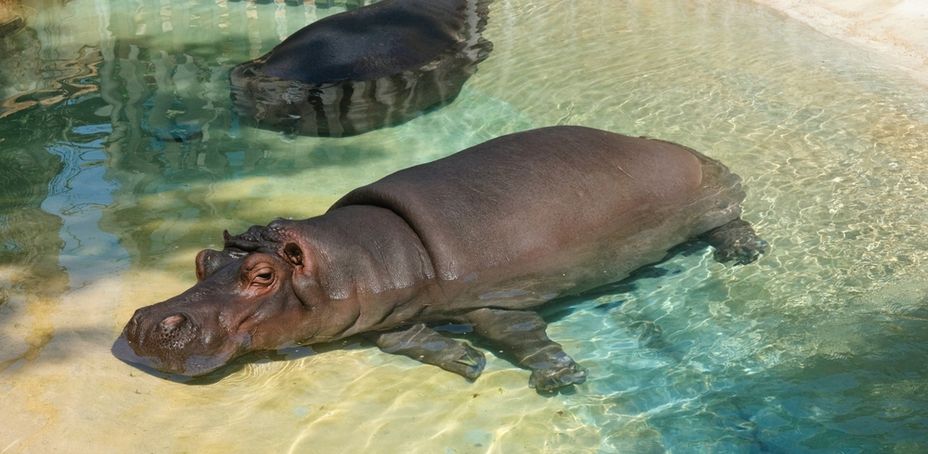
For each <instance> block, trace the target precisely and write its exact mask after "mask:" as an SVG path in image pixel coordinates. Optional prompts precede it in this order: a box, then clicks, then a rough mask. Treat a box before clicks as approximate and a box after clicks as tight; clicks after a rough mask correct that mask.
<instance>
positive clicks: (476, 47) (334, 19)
mask: <svg viewBox="0 0 928 454" xmlns="http://www.w3.org/2000/svg"><path fill="white" fill-rule="evenodd" d="M489 1H490V0H383V1H381V2H378V3H375V4H373V5H369V6H364V7H362V8H359V9H355V10H352V11H347V12H344V13H340V14H335V15H332V16H328V17H326V18H323V19H320V20H318V21H316V22H313V23H312V24H309V25H307V26H306V27H304V28H302V29H301V30H299V31H297V32H296V33H294V34H292V35H290V36H289V37H287V39H286V40H284V41H283V42H282V43H280V44H279V45H277V47H275V48H274V49H272V50H271V51H270V52H268V53H267V54H265V55H263V56H261V57H259V58H256V59H254V60H251V61H248V62H245V63H242V64H240V65H238V66H236V67H235V68H233V69H232V72H231V73H230V76H229V78H230V84H231V88H232V100H233V105H234V107H235V110H236V112H238V114H239V115H240V116H241V117H243V118H244V119H246V120H249V121H253V122H254V123H255V124H256V125H257V126H258V127H262V128H269V129H274V130H280V131H285V132H290V133H295V134H303V135H311V136H332V137H342V136H350V135H355V134H362V133H365V132H368V131H371V130H374V129H377V128H382V127H385V126H392V125H397V124H400V123H403V122H405V121H408V120H410V119H412V118H415V117H416V116H418V115H421V114H422V113H424V112H425V111H427V110H429V109H432V108H435V107H438V106H440V105H443V104H446V103H449V102H451V101H452V100H454V98H455V97H456V96H457V95H458V93H459V92H460V90H461V87H462V86H463V85H464V83H465V82H466V81H467V79H468V78H469V77H470V76H471V75H473V74H474V73H475V72H476V71H477V64H478V63H480V62H481V61H483V60H484V59H486V58H487V56H489V54H490V51H491V50H492V48H493V45H492V43H490V42H489V41H487V40H486V39H484V38H483V29H484V27H485V26H486V23H487V20H488V19H487V18H488V14H489V9H488V6H487V4H488V3H489Z"/></svg>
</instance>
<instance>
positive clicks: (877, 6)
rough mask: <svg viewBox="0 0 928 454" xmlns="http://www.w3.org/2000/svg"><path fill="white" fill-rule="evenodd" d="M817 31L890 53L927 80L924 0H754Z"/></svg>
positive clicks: (926, 8) (927, 11)
mask: <svg viewBox="0 0 928 454" xmlns="http://www.w3.org/2000/svg"><path fill="white" fill-rule="evenodd" d="M755 1H756V2H757V3H760V4H764V5H767V6H769V7H771V8H773V9H775V10H778V11H780V12H782V13H784V14H786V15H788V16H790V17H792V18H794V19H797V20H799V21H802V22H805V23H806V24H808V25H810V26H812V27H813V28H815V29H817V30H818V31H820V32H822V33H824V34H826V35H829V36H833V37H835V38H839V39H842V40H845V41H849V42H852V43H855V44H857V45H860V46H863V47H866V48H869V49H871V50H873V51H875V52H879V53H880V54H884V55H886V56H889V57H891V58H892V59H893V60H895V61H896V63H897V64H898V65H899V66H900V67H901V68H902V69H904V70H906V71H909V72H911V73H912V74H913V75H915V76H916V77H917V78H918V79H919V80H921V81H922V82H925V83H928V2H926V1H925V0H755Z"/></svg>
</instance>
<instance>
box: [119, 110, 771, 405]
mask: <svg viewBox="0 0 928 454" xmlns="http://www.w3.org/2000/svg"><path fill="white" fill-rule="evenodd" d="M743 199H744V192H743V191H742V189H741V184H740V178H739V177H738V176H736V175H735V174H733V173H731V172H730V171H729V170H728V169H727V168H726V167H725V166H724V165H722V164H721V163H719V162H718V161H715V160H713V159H710V158H707V157H706V156H703V155H702V154H700V153H698V152H696V151H694V150H691V149H689V148H686V147H683V146H680V145H676V144H673V143H669V142H664V141H660V140H652V139H645V138H633V137H627V136H623V135H620V134H615V133H611V132H607V131H601V130H596V129H590V128H585V127H576V126H560V127H550V128H543V129H536V130H531V131H526V132H520V133H516V134H510V135H507V136H502V137H499V138H496V139H493V140H490V141H488V142H485V143H483V144H480V145H477V146H474V147H471V148H469V149H466V150H464V151H461V152H459V153H456V154H453V155H451V156H449V157H446V158H444V159H440V160H437V161H434V162H431V163H427V164H423V165H419V166H415V167H411V168H408V169H405V170H402V171H399V172H397V173H394V174H392V175H389V176H387V177H385V178H383V179H381V180H379V181H377V182H375V183H372V184H370V185H367V186H364V187H361V188H358V189H355V190H353V191H351V192H350V193H348V194H347V195H345V196H344V197H343V198H341V199H340V200H339V201H338V202H336V203H335V204H334V205H333V206H332V207H331V208H330V209H329V210H328V211H327V212H326V213H325V214H323V215H321V216H316V217H313V218H309V219H305V220H298V221H292V220H276V221H274V222H271V223H270V224H268V225H267V226H254V227H252V228H250V229H249V230H248V231H247V232H245V233H243V234H240V235H236V236H231V235H228V234H226V236H225V247H224V249H223V250H222V251H212V250H205V251H202V252H200V254H199V255H198V256H197V259H196V270H197V277H198V282H197V284H196V285H194V286H193V287H192V288H191V289H189V290H187V291H186V292H184V293H182V294H180V295H178V296H176V297H174V298H171V299H169V300H167V301H164V302H161V303H158V304H155V305H152V306H148V307H144V308H141V309H139V310H137V311H136V313H135V315H134V316H133V317H132V319H131V320H130V321H129V323H128V325H127V326H126V327H125V329H124V331H123V334H122V336H121V337H120V338H119V340H117V342H116V344H115V345H114V350H113V351H114V353H115V354H116V355H117V356H118V357H120V358H122V359H124V360H126V361H129V362H132V363H137V364H142V365H146V366H149V367H154V368H157V369H159V370H162V371H166V372H171V373H177V374H183V375H199V374H204V373H207V372H210V371H212V370H214V369H216V368H218V367H220V366H222V365H223V364H225V363H227V362H228V361H229V360H231V359H232V358H234V357H236V356H239V355H242V354H244V353H246V352H249V351H255V350H269V349H277V348H280V347H282V346H288V345H293V344H295V343H302V344H311V343H318V342H327V341H332V340H336V339H341V338H345V337H347V336H352V335H356V334H364V335H366V336H368V337H369V338H370V339H371V340H372V341H373V342H374V343H376V344H377V345H378V346H379V347H380V348H381V349H382V350H384V351H386V352H390V353H396V354H401V355H406V356H409V357H411V358H415V359H417V360H420V361H422V362H425V363H429V364H434V365H437V366H439V367H442V368H444V369H446V370H449V371H452V372H455V373H458V374H460V375H462V376H464V377H467V378H470V379H475V378H477V376H479V375H480V373H481V371H482V370H483V367H484V356H483V353H481V352H480V351H478V350H476V349H474V348H473V347H471V346H470V345H468V344H467V343H465V342H463V341H460V340H456V339H452V338H448V337H445V336H444V335H443V334H441V333H439V332H437V331H435V330H434V329H433V327H434V326H435V325H437V324H442V323H448V322H453V323H462V324H469V325H472V326H473V331H474V335H475V336H479V337H480V338H482V339H484V340H485V341H487V342H488V343H490V344H494V345H495V346H496V347H498V349H499V350H500V351H502V352H504V353H505V354H506V356H507V357H508V358H511V359H512V360H513V361H514V362H516V363H518V364H519V365H521V366H523V367H525V368H527V369H530V370H531V371H532V374H531V378H530V385H531V386H533V387H535V388H537V389H538V390H540V391H551V390H556V389H558V388H561V387H565V386H570V385H573V384H577V383H582V382H583V381H584V379H585V377H586V372H585V371H584V370H583V369H582V368H581V367H580V366H579V365H577V364H576V363H575V362H574V360H572V359H571V358H570V357H569V356H568V355H567V354H566V353H565V352H564V351H563V350H562V348H561V346H560V345H559V344H558V343H556V342H554V341H552V340H550V339H549V338H548V337H547V335H546V334H545V327H546V325H545V322H544V320H543V319H542V318H541V317H540V316H539V315H538V314H537V313H536V312H535V309H536V308H537V307H539V306H540V305H542V304H544V303H546V302H548V301H550V300H552V299H555V298H559V297H562V296H565V295H571V294H576V293H578V292H581V291H584V290H587V289H591V288H593V287H596V286H599V285H602V284H605V283H609V282H614V281H617V280H620V279H622V278H625V277H627V276H628V275H629V274H630V273H631V272H632V271H634V270H635V269H637V268H640V267H642V266H644V265H647V264H651V263H655V262H658V261H660V260H661V259H662V258H663V257H664V256H665V254H666V253H667V251H668V250H669V249H671V248H672V247H674V246H676V245H678V244H680V243H683V242H686V241H688V240H691V239H695V238H702V239H705V240H706V241H707V242H708V243H709V244H711V245H712V246H714V247H715V248H716V257H717V258H718V259H720V260H725V261H732V260H733V261H737V262H740V263H747V262H751V261H753V260H755V259H756V258H757V257H758V255H759V254H760V253H761V252H762V251H763V249H764V247H765V243H764V242H763V241H762V240H760V239H759V238H758V237H757V236H756V235H755V234H754V231H753V229H752V228H751V226H750V225H749V224H748V223H747V222H745V221H743V220H741V219H740V215H741V206H740V204H741V202H742V200H743Z"/></svg>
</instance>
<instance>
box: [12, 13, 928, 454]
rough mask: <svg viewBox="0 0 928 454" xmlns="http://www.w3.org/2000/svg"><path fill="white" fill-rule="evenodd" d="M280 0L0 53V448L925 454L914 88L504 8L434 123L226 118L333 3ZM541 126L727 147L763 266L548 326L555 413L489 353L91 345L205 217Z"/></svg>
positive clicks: (694, 25)
mask: <svg viewBox="0 0 928 454" xmlns="http://www.w3.org/2000/svg"><path fill="white" fill-rule="evenodd" d="M295 3H296V4H295ZM295 3H294V2H268V3H266V4H255V3H253V2H246V1H242V2H226V1H221V0H219V1H211V2H208V1H171V0H162V1H160V2H157V3H154V2H152V3H141V2H107V1H102V0H100V1H86V0H75V1H72V2H68V3H67V4H64V5H59V4H58V3H56V2H47V3H46V4H42V5H41V7H39V8H34V10H33V11H32V13H31V15H29V16H28V17H27V19H28V27H27V28H26V29H24V30H21V31H20V32H18V33H16V34H15V35H12V36H10V37H6V38H2V39H0V61H2V62H3V64H2V65H0V152H2V156H3V159H4V165H3V166H2V167H0V400H2V402H3V405H2V408H0V418H2V420H3V421H4V423H3V424H2V425H0V453H7V452H9V453H13V452H82V451H87V450H91V449H93V450H95V451H102V452H127V451H155V452H165V451H167V452H186V451H190V452H220V451H221V452H252V451H258V450H260V451H270V452H357V451H364V452H399V451H401V450H402V451H416V452H456V453H463V452H503V453H510V452H571V453H573V452H616V451H619V452H663V451H673V452H764V451H772V452H876V451H883V452H912V453H915V452H924V451H925V450H926V449H928V397H926V396H928V277H926V274H925V270H926V269H928V266H926V264H928V209H926V208H925V207H926V206H928V204H926V198H928V197H926V195H928V88H926V87H925V86H924V85H918V84H916V83H915V82H913V81H911V80H908V79H907V78H906V76H904V75H899V72H898V71H895V70H894V68H893V67H892V65H891V64H890V62H887V61H884V60H883V59H882V58H881V57H880V56H878V55H873V54H868V53H866V52H864V51H861V50H858V49H856V48H853V47H849V46H846V45H844V44H842V43H840V42H836V41H834V40H831V39H829V38H826V37H824V36H821V35H819V34H817V33H816V32H814V31H812V30H811V29H808V28H806V27H804V26H801V25H798V24H795V23H792V22H790V21H787V20H785V19H784V18H782V17H780V16H778V15H776V14H774V13H772V12H770V11H768V10H765V9H762V8H759V7H757V6H755V5H753V4H752V3H750V2H746V1H733V2H709V1H694V0H672V1H665V2H649V1H645V0H640V1H635V0H629V1H621V2H619V1H594V0H574V1H570V2H567V1H554V0H547V1H545V2H540V3H539V2H529V1H522V0H512V1H502V0H497V1H496V2H494V3H493V4H492V6H491V18H490V23H489V25H488V27H487V30H486V33H485V35H486V37H487V38H488V39H490V40H491V41H493V43H494V45H495V48H494V51H493V53H492V54H491V56H490V58H489V59H487V60H486V61H484V62H483V63H481V65H480V67H479V70H478V72H477V73H476V74H475V75H474V76H473V77H472V78H471V79H470V80H469V82H468V83H467V84H466V85H465V87H464V89H463V90H462V92H461V95H460V96H459V97H458V99H457V100H456V101H455V102H454V103H453V104H451V105H449V106H447V107H444V108H442V109H440V110H437V111H435V112H432V113H429V114H428V115H426V116H423V117H420V118H417V119H415V120H413V121H410V122H408V123H406V124H403V125H401V126H398V127H394V128H388V129H383V130H379V131H375V132H371V133H368V134H364V135H361V136H357V137H350V138H340V139H324V138H309V137H295V136H287V135H282V134H279V133H275V132H270V131H262V130H257V129H253V128H250V127H247V126H244V125H240V124H239V122H238V121H237V120H236V119H235V118H234V116H232V115H231V114H230V113H229V108H230V105H231V103H230V100H229V96H228V90H229V87H228V81H227V74H228V70H229V69H230V68H231V67H232V66H234V65H235V64H237V63H239V62H241V61H244V60H247V59H251V58H254V57H257V56H259V55H261V54H262V53H264V52H266V51H267V50H269V49H270V48H271V47H273V45H274V44H276V43H277V42H279V41H280V40H281V39H283V38H284V37H286V36H287V35H288V34H289V33H291V32H293V31H295V30H297V29H299V28H301V27H302V26H303V25H305V24H306V23H309V22H311V21H313V20H316V19H318V18H320V17H323V16H325V15H328V14H332V13H335V12H339V11H342V10H343V9H344V8H343V7H342V6H340V4H339V2H333V3H335V5H334V6H331V7H322V6H324V5H322V3H321V2H320V4H319V5H318V6H317V5H313V4H312V3H310V2H306V3H301V2H295ZM342 4H343V3H342ZM552 124H582V125H587V126H593V127H599V128H603V129H609V130H613V131H617V132H623V133H626V134H635V135H649V136H654V137H660V138H664V139H667V140H672V141H676V142H680V143H684V144H686V145H689V146H691V147H693V148H696V149H698V150H701V151H703V152H705V153H706V154H708V155H710V156H712V157H715V158H718V159H721V160H722V161H724V162H725V163H727V164H728V165H729V166H730V167H731V168H732V169H733V170H734V171H735V172H737V173H739V174H740V175H742V176H743V177H744V180H745V187H746V189H747V191H748V199H747V200H746V201H745V217H746V218H747V219H748V220H750V221H752V222H754V223H755V224H756V226H757V228H758V230H759V232H760V234H761V235H762V236H763V237H764V238H765V239H767V240H768V241H769V242H770V243H771V245H772V248H771V251H770V253H769V254H768V255H767V256H765V257H763V258H762V259H761V260H760V261H758V262H757V263H755V264H751V265H748V266H742V267H727V266H723V265H720V264H717V263H715V262H714V261H712V260H711V251H709V250H708V249H707V248H695V249H688V250H686V251H685V252H684V253H681V254H680V255H678V256H675V257H674V258H672V259H671V260H669V261H667V262H665V263H663V264H661V265H660V266H658V267H657V269H655V270H652V271H651V272H649V273H645V274H644V275H643V276H642V277H641V278H639V279H637V280H635V281H634V282H631V283H623V284H621V285H617V286H614V288H612V289H610V290H608V291H606V292H604V293H603V294H599V295H595V296H590V297H588V298H582V299H578V300H577V301H575V304H573V305H571V306H569V307H557V308H552V309H550V310H549V311H548V312H547V313H546V315H547V316H548V318H549V320H550V321H551V324H550V328H549V334H550V335H551V337H552V338H554V339H556V340H558V341H559V342H561V343H562V344H563V345H564V347H565V350H567V351H568V352H570V353H571V354H572V356H573V357H574V358H575V359H576V360H577V361H579V362H580V363H582V364H583V365H584V366H586V367H588V368H589V370H590V379H589V381H588V382H587V383H586V384H585V385H583V386H580V387H578V388H577V389H576V392H575V393H573V394H568V395H560V396H556V397H550V398H545V397H540V396H538V395H537V394H536V393H534V392H533V391H532V390H530V389H528V387H527V380H528V373H527V372H526V371H523V370H520V369H518V368H515V367H514V366H512V365H511V364H510V363H508V362H506V361H504V360H502V359H499V358H497V357H495V356H493V355H489V356H490V357H489V358H488V360H489V361H488V365H487V371H486V372H485V374H484V375H483V376H482V377H481V378H480V379H479V380H477V381H476V382H474V383H467V382H466V381H464V380H463V379H461V378H460V377H456V376H454V375H452V374H449V373H446V372H443V371H441V370H439V369H437V368H433V367H429V366H422V365H419V364H417V363H415V362H413V361H411V360H408V359H405V358H400V357H394V356H390V355H386V354H383V353H380V352H378V351H376V350H375V349H373V348H370V347H368V346H365V345H361V344H358V343H357V342H355V341H349V342H346V343H344V344H343V345H336V346H332V347H330V348H325V349H322V350H325V351H324V352H322V353H320V354H315V355H308V353H310V352H309V351H307V350H297V351H289V352H284V353H285V354H284V355H278V356H282V357H283V358H281V357H278V356H274V355H266V356H263V357H259V358H256V359H255V361H252V362H249V363H246V364H243V365H242V367H241V369H239V370H236V371H235V372H233V373H231V374H230V375H228V376H226V377H224V378H223V379H221V380H219V381H218V382H216V383H212V384H208V385H202V386H191V385H181V384H176V383H172V382H167V381H164V380H161V379H158V378H155V377H152V376H150V375H146V374H144V373H142V372H140V371H137V370H135V369H132V368H130V367H129V366H126V365H125V364H123V363H121V362H119V361H118V360H116V359H114V358H113V357H112V356H111V355H110V354H109V347H110V344H111V343H112V341H113V339H114V338H115V337H116V336H117V335H118V333H119V331H120V330H121V328H122V326H123V324H124V323H125V321H126V320H127V319H128V317H129V316H130V315H131V313H132V311H133V310H134V309H135V308H136V307H139V306H143V305H147V304H151V303H153V302H156V301H159V300H162V299H164V298H167V297H169V296H172V295H174V294H177V293H179V292H180V291H182V290H184V289H185V288H187V287H188V286H189V285H190V284H192V282H193V281H194V279H195V278H194V272H193V257H194V255H195V253H196V251H198V250H199V249H201V248H205V247H217V246H219V245H220V244H221V232H222V230H223V229H229V230H230V231H233V232H237V231H242V230H244V229H245V228H247V227H248V226H249V225H252V224H263V223H266V222H268V221H269V220H270V219H272V218H274V217H278V216H283V217H308V216H311V215H315V214H319V213H321V212H322V211H324V210H325V208H326V207H327V206H328V205H329V204H330V203H332V202H334V201H335V200H336V199H337V198H338V197H339V196H340V195H342V194H343V193H345V192H346V191H348V190H350V189H351V188H354V187H356V186H358V185H361V184H364V183H366V182H369V181H371V180H373V179H376V178H378V177H380V176H383V175H385V174H387V173H389V172H392V171H394V170H397V169H400V168H403V167H407V166H410V165H413V164H417V163H421V162H425V161H428V160H432V159H435V158H438V157H441V156H444V155H447V154H449V153H452V152H454V151H457V150H459V149H462V148H464V147H467V146H470V145H472V144H476V143H479V142H482V141H485V140H487V139H489V138H492V137H495V136H498V135H501V134H505V133H509V132H514V131H519V130H524V129H528V128H531V127H540V126H546V125H552ZM164 131H168V132H170V131H198V132H200V139H199V140H194V141H191V142H186V143H179V142H173V141H167V142H166V141H162V140H159V139H157V137H158V136H159V134H161V133H162V132H164ZM286 358H291V359H290V360H278V359H286Z"/></svg>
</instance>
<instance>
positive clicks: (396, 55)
mask: <svg viewBox="0 0 928 454" xmlns="http://www.w3.org/2000/svg"><path fill="white" fill-rule="evenodd" d="M472 3H475V1H474V0H384V1H382V2H378V3H376V4H374V5H371V6H367V7H364V8H361V9H358V10H354V11H350V12H348V13H344V14H336V15H334V16H330V17H327V18H325V19H322V20H319V21H318V22H315V23H313V24H312V25H310V26H308V27H305V28H303V29H302V30H299V31H297V32H296V33H294V34H293V35H291V36H290V37H288V38H287V39H286V40H285V41H284V42H282V43H280V44H279V45H278V46H277V47H275V48H274V50H272V51H271V52H270V53H269V54H268V56H267V60H265V61H264V63H263V65H262V71H263V72H264V73H265V74H268V75H271V76H275V77H279V78H281V79H289V80H299V81H302V82H305V83H313V84H322V83H328V82H337V81H343V80H375V79H380V78H382V77H386V76H389V75H392V74H396V73H398V72H400V71H403V70H413V69H416V68H419V67H421V66H423V65H425V64H426V63H428V62H430V61H433V60H435V59H437V58H438V57H439V55H441V54H442V53H444V52H452V51H453V50H454V47H455V46H456V45H457V44H458V43H461V41H462V37H463V36H464V31H465V28H466V21H467V19H468V18H467V13H468V11H467V6H468V5H469V4H472ZM483 8H485V6H483ZM484 15H485V13H484ZM474 20H479V18H474ZM484 20H485V19H484ZM461 44H463V43H461Z"/></svg>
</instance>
